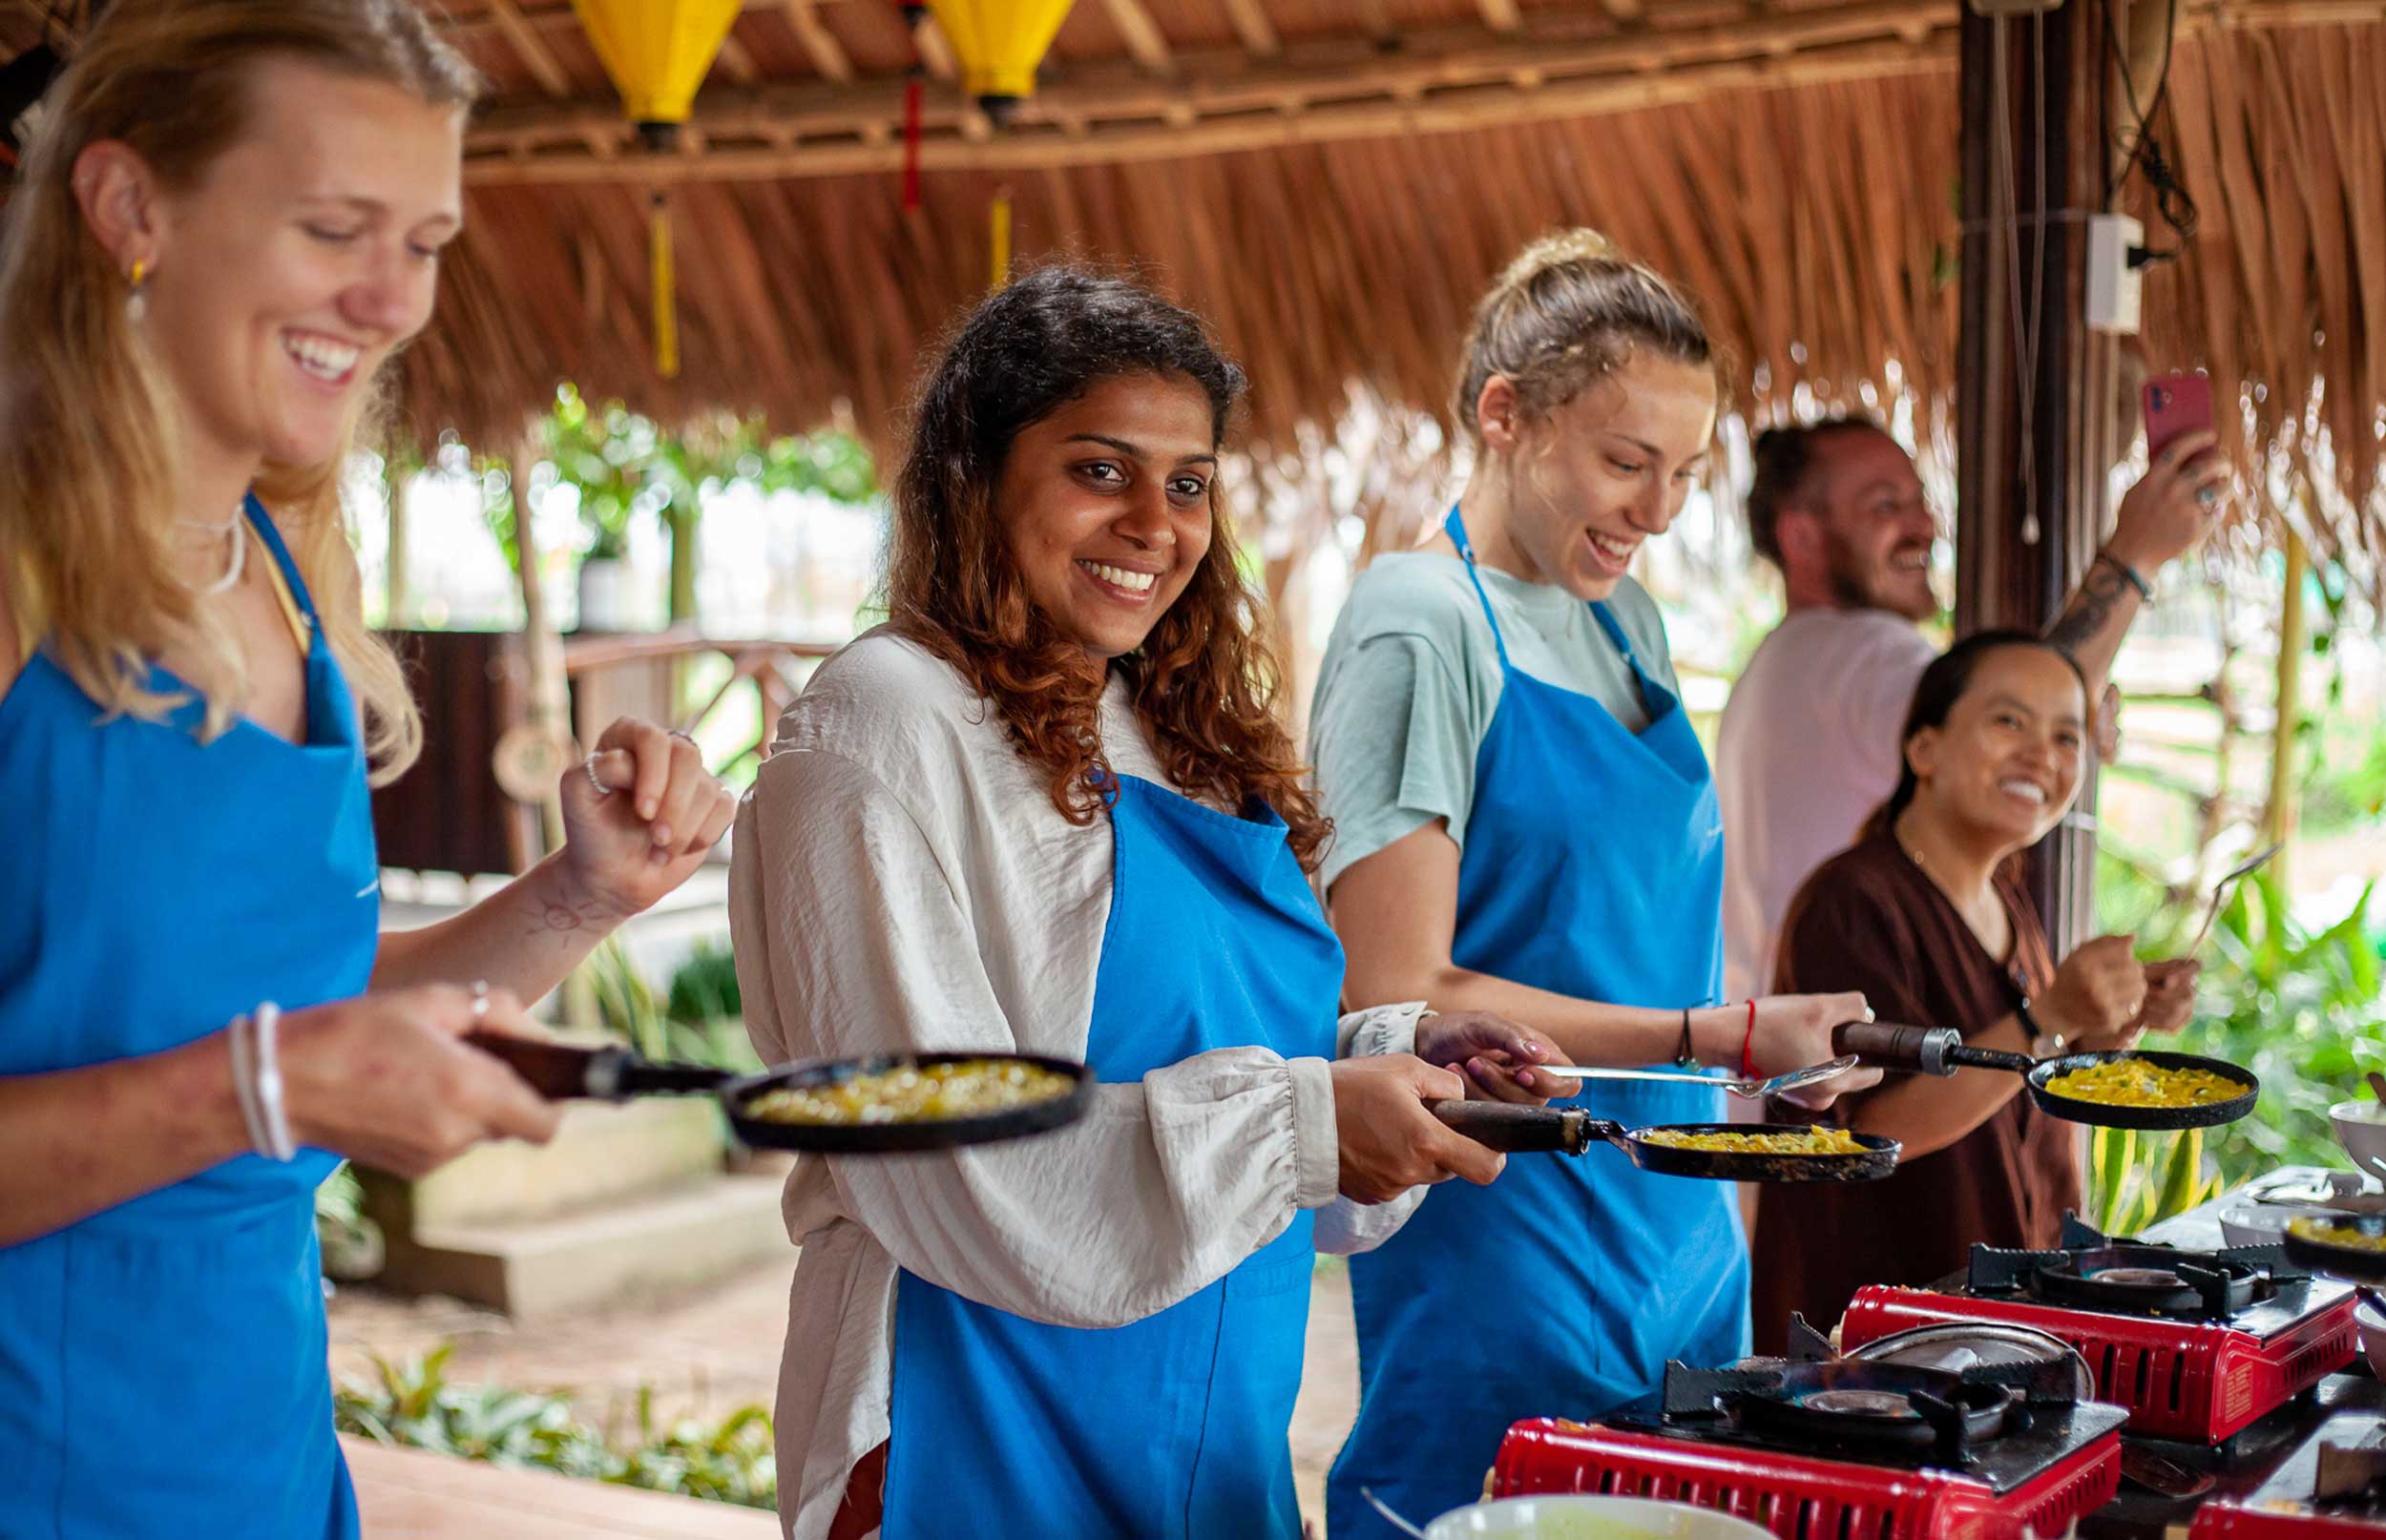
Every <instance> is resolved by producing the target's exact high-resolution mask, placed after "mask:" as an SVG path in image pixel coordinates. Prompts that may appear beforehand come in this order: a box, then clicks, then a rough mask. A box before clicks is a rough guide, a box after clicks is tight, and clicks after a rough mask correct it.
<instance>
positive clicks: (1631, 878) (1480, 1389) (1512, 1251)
mask: <svg viewBox="0 0 2386 1540" xmlns="http://www.w3.org/2000/svg"><path fill="white" fill-rule="evenodd" d="M1448 528H1449V531H1450V536H1451V539H1452V540H1453V541H1455V543H1456V545H1457V547H1458V551H1459V554H1460V555H1462V556H1464V557H1465V558H1466V563H1467V576H1468V577H1469V578H1470V579H1471V580H1472V581H1473V582H1474V584H1475V593H1476V598H1477V599H1478V600H1480V601H1481V603H1482V606H1483V616H1484V618H1485V619H1486V620H1488V621H1490V622H1491V628H1492V637H1493V640H1494V642H1495V644H1496V646H1497V647H1498V649H1499V663H1500V668H1501V671H1502V682H1501V686H1500V696H1499V709H1498V710H1497V711H1496V713H1495V714H1494V715H1493V718H1492V724H1491V731H1490V732H1489V733H1488V734H1487V735H1486V736H1485V737H1484V739H1483V743H1482V747H1481V749H1480V750H1478V751H1477V753H1476V760H1475V806H1474V811H1473V812H1472V813H1471V814H1470V815H1469V817H1468V819H1467V825H1466V839H1465V841H1464V848H1463V851H1462V853H1461V856H1460V859H1459V863H1458V907H1457V923H1456V930H1455V935H1454V936H1453V938H1452V947H1451V957H1452V960H1453V961H1454V962H1455V963H1456V964H1457V966H1458V967H1460V968H1468V969H1471V970H1473V971H1476V972H1480V973H1489V974H1492V975H1494V976H1496V977H1498V978H1503V979H1511V980H1514V981H1515V982H1517V983H1518V984H1524V985H1530V986H1532V987H1534V988H1536V989H1548V990H1552V991H1554V992H1556V993H1559V994H1563V995H1570V996H1573V997H1576V998H1578V999H1586V1000H1600V1001H1605V1002H1608V1003H1611V1004H1615V1005H1631V1006H1657V1007H1664V1008H1669V1009H1670V1008H1679V1007H1681V1006H1684V1005H1704V1004H1708V1003H1711V1002H1713V1001H1714V1000H1715V999H1716V997H1717V992H1718V990H1719V989H1720V988H1721V980H1722V969H1723V943H1722V923H1721V916H1722V902H1723V898H1722V895H1723V832H1722V821H1721V817H1720V815H1719V813H1718V811H1717V808H1716V801H1715V788H1714V783H1713V780H1711V778H1710V777H1709V776H1708V774H1707V769H1706V755H1705V754H1704V753H1703V752H1702V751H1701V749H1700V748H1699V743H1698V739H1697V737H1696V736H1695V735H1694V734H1693V733H1692V732H1691V730H1690V723H1689V720H1688V718H1687V717H1686V716H1685V714H1684V713H1683V711H1682V710H1681V707H1680V703H1679V702H1678V701H1676V700H1675V699H1674V697H1673V696H1672V695H1671V694H1670V693H1669V692H1667V691H1666V690H1665V689H1664V686H1663V685H1661V684H1659V683H1658V682H1657V681H1656V680H1654V679H1652V678H1650V677H1649V676H1648V675H1647V674H1646V673H1645V672H1643V670H1642V668H1641V665H1640V662H1639V660H1638V659H1637V658H1635V657H1634V656H1632V648H1631V644H1630V643H1629V642H1628V641H1627V640H1626V639H1625V637H1624V635H1623V631H1622V627H1620V626H1618V625H1617V624H1616V621H1615V619H1614V617H1613V616H1611V615H1610V614H1608V613H1607V609H1606V606H1604V605H1603V604H1594V605H1593V606H1591V611H1592V613H1593V614H1595V615H1597V616H1598V618H1599V623H1600V626H1601V629H1602V630H1603V631H1604V632H1605V633H1606V635H1607V636H1608V638H1609V639H1610V640H1612V641H1613V642H1614V643H1615V644H1616V647H1617V649H1618V650H1619V651H1620V652H1622V655H1623V657H1624V661H1625V662H1626V663H1627V664H1628V665H1629V666H1630V667H1631V670H1632V674H1633V676H1634V678H1635V679H1636V680H1637V681H1638V682H1639V686H1640V691H1641V699H1642V702H1643V705H1644V706H1645V707H1646V708H1647V711H1648V716H1649V726H1648V727H1647V729H1646V730H1645V731H1643V733H1641V734H1640V735H1639V736H1637V737H1636V736H1634V735H1633V734H1632V733H1630V732H1628V731H1626V730H1625V729H1624V727H1623V726H1622V723H1620V722H1618V721H1617V720H1616V718H1614V717H1613V716H1612V715H1610V714H1609V713H1608V711H1607V708H1606V707H1604V706H1603V705H1601V703H1600V702H1599V701H1598V700H1597V699H1595V698H1593V697H1589V696H1585V695H1578V694H1576V693H1575V692H1573V691H1571V690H1561V689H1559V688H1558V687H1557V686H1555V685H1551V684H1546V683H1543V682H1542V681H1540V680H1538V679H1536V678H1533V677H1531V676H1528V675H1525V674H1523V673H1520V672H1518V671H1517V668H1516V667H1515V665H1514V664H1513V663H1511V662H1510V661H1509V658H1508V645H1507V642H1506V640H1505V639H1504V638H1502V637H1501V636H1500V635H1499V621H1498V618H1497V616H1496V615H1494V614H1492V607H1491V600H1490V598H1489V596H1488V595H1486V594H1485V593H1483V584H1482V579H1481V578H1480V577H1479V576H1477V575H1476V571H1475V552H1474V551H1473V549H1472V548H1471V547H1470V546H1469V545H1468V544H1467V538H1466V527H1465V525H1464V524H1463V522H1462V521H1461V520H1460V518H1459V516H1458V513H1457V511H1456V510H1455V509H1454V510H1452V511H1451V514H1450V522H1449V526H1448ZM1722 1102H1723V1094H1722V1093H1721V1092H1718V1091H1708V1090H1705V1089H1703V1088H1700V1087H1697V1086H1685V1085H1663V1084H1659V1083H1656V1082H1643V1083H1640V1084H1633V1083H1630V1082H1613V1081H1611V1082H1606V1083H1599V1082H1593V1083H1592V1089H1590V1090H1587V1091H1585V1092H1584V1093H1583V1094H1582V1096H1581V1097H1580V1101H1579V1102H1578V1103H1577V1105H1580V1106H1581V1107H1584V1108H1586V1109H1587V1110H1589V1111H1590V1112H1591V1113H1593V1115H1595V1116H1599V1117H1612V1118H1614V1119H1615V1120H1617V1121H1618V1122H1620V1123H1622V1124H1624V1125H1626V1126H1627V1127H1636V1128H1637V1127H1642V1126H1644V1125H1647V1124H1651V1123H1682V1122H1707V1121H1714V1120H1717V1119H1720V1118H1721V1117H1722V1116H1723V1107H1722ZM1350 1292H1351V1303H1352V1308H1353V1310H1354V1312H1355V1314H1356V1317H1357V1324H1358V1342H1359V1385H1360V1393H1361V1394H1360V1405H1359V1416H1358V1424H1357V1426H1355V1427H1354V1428H1353V1429H1352V1430H1351V1434H1350V1442H1349V1443H1348V1444H1346V1445H1344V1446H1343V1449H1342V1454H1341V1456H1340V1458H1338V1459H1337V1460H1336V1461H1335V1462H1334V1467H1333V1472H1332V1475H1331V1477H1330V1478H1329V1482H1328V1486H1327V1531H1328V1533H1329V1535H1331V1536H1332V1540H1362V1537H1365V1540H1375V1537H1380V1536H1389V1535H1391V1534H1392V1532H1393V1531H1392V1529H1391V1528H1390V1527H1389V1526H1387V1525H1386V1524H1385V1523H1384V1522H1383V1520H1382V1519H1381V1518H1379V1517H1377V1516H1376V1514H1375V1513H1374V1511H1373V1510H1372V1509H1370V1508H1369V1507H1368V1506H1367V1505H1366V1503H1365V1502H1363V1501H1362V1500H1361V1499H1360V1497H1359V1488H1361V1487H1369V1488H1373V1489H1374V1490H1375V1492H1376V1494H1377V1495H1378V1496H1381V1497H1383V1498H1384V1499H1385V1500H1386V1501H1387V1502H1389V1503H1391V1504H1392V1507H1393V1508H1395V1509H1398V1510H1399V1511H1401V1512H1403V1513H1406V1514H1407V1515H1409V1516H1410V1517H1411V1518H1413V1519H1414V1520H1416V1521H1417V1522H1418V1523H1423V1522H1424V1521H1426V1520H1427V1519H1430V1518H1432V1517H1434V1515H1436V1514H1440V1513H1443V1512H1446V1511H1448V1510H1449V1509H1454V1508H1457V1507H1459V1506H1461V1505H1463V1504H1466V1503H1470V1502H1473V1501H1475V1500H1476V1498H1477V1497H1478V1496H1479V1495H1480V1494H1481V1491H1482V1486H1483V1474H1484V1471H1485V1470H1486V1469H1488V1468H1489V1467H1490V1466H1491V1464H1492V1461H1493V1458H1494V1457H1495V1455H1496V1453H1497V1452H1498V1448H1499V1440H1500V1436H1501V1435H1502V1434H1503V1433H1504V1432H1506V1431H1507V1428H1508V1425H1509V1424H1510V1423H1512V1422H1515V1421H1516V1420H1517V1419H1518V1418H1521V1417H1530V1416H1543V1415H1546V1416H1557V1417H1575V1418H1584V1419H1588V1418H1593V1417H1597V1416H1600V1415H1601V1414H1602V1413H1604V1412H1606V1411H1608V1410H1610V1409H1612V1408H1613V1407H1615V1406H1617V1405H1621V1404H1622V1403H1624V1402H1627V1401H1632V1400H1635V1399H1638V1398H1639V1397H1641V1396H1643V1395H1645V1394H1647V1393H1649V1392H1651V1391H1653V1390H1654V1389H1656V1388H1657V1386H1658V1384H1659V1383H1660V1381H1661V1380H1662V1378H1663V1376H1664V1366H1665V1361H1666V1360H1667V1359H1669V1358H1679V1359H1683V1360H1685V1361H1687V1362H1689V1363H1700V1364H1711V1363H1728V1362H1730V1361H1731V1360H1733V1359H1735V1358H1738V1357H1740V1356H1741V1355H1743V1354H1744V1353H1745V1352H1746V1351H1747V1345H1748V1243H1747V1241H1746V1239H1745V1238H1743V1237H1742V1235H1741V1233H1740V1220H1739V1212H1738V1207H1737V1204H1736V1203H1735V1201H1734V1199H1733V1189H1732V1187H1731V1184H1730V1183H1728V1182H1708V1181H1696V1180H1691V1179H1688V1178H1685V1177H1675V1176H1650V1175H1648V1174H1647V1173H1644V1172H1642V1171H1640V1170H1638V1169H1637V1168H1635V1167H1634V1166H1633V1165H1632V1164H1631V1163H1630V1162H1629V1161H1627V1160H1626V1159H1625V1158H1624V1156H1623V1155H1622V1152H1621V1151H1618V1150H1616V1149H1614V1148H1612V1147H1610V1146H1606V1145H1598V1146H1594V1147H1593V1148H1592V1149H1591V1151H1590V1153H1588V1154H1587V1155H1582V1156H1580V1157H1579V1158H1567V1157H1564V1156H1558V1155H1517V1156H1514V1157H1512V1158H1510V1160H1509V1161H1508V1168H1507V1171H1506V1172H1505V1173H1504V1174H1503V1175H1502V1176H1500V1178H1499V1180H1497V1181H1496V1182H1494V1183H1493V1184H1491V1185H1490V1186H1489V1187H1473V1186H1468V1185H1465V1184H1463V1183H1458V1182H1451V1183H1447V1184H1445V1185H1443V1186H1440V1187H1437V1188H1435V1189H1434V1193H1433V1196H1432V1197H1428V1198H1427V1199H1426V1200H1425V1203H1424V1206H1423V1207H1422V1208H1420V1209H1418V1210H1417V1212H1416V1214H1415V1215H1414V1216H1413V1217H1411V1218H1410V1220H1409V1222H1408V1223H1407V1225H1405V1226H1404V1227H1403V1228H1402V1229H1401V1230H1400V1232H1399V1233H1398V1234H1397V1235H1395V1236H1393V1237H1392V1239H1390V1240H1388V1241H1386V1242H1385V1243H1384V1245H1383V1246H1382V1247H1381V1248H1379V1249H1377V1250H1375V1251H1373V1252H1370V1253H1368V1254H1366V1255H1363V1256H1358V1257H1353V1258H1352V1259H1350ZM1536 1328H1546V1329H1544V1330H1538V1331H1537V1330H1536ZM1566 1333H1574V1334H1578V1336H1579V1338H1580V1341H1579V1342H1575V1343H1572V1344H1569V1343H1568V1342H1567V1341H1566V1338H1565V1336H1564V1335H1563V1334H1566Z"/></svg>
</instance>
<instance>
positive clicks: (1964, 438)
mask: <svg viewBox="0 0 2386 1540" xmlns="http://www.w3.org/2000/svg"><path fill="white" fill-rule="evenodd" d="M2110 3H2112V0H2069V3H2068V4H2066V5H2064V6H2063V7H2062V9H2061V10H2049V11H2043V12H2022V13H2020V14H2007V15H2000V16H1983V15H1980V14H1978V12H1976V11H1975V10H1972V9H1971V7H1970V5H1968V4H1967V5H1966V7H1965V10H1964V12H1963V21H1962V31H1961V38H1960V49H1961V68H1960V80H1961V88H1960V89H1961V93H1962V97H1961V107H1960V111H1961V131H1960V145H1959V158H1960V167H1961V172H1960V175H1961V181H1962V217H1963V232H1964V233H1963V255H1962V294H1961V325H1962V335H1961V342H1960V347H1959V353H1958V369H1959V376H1958V382H1959V383H1958V385H1957V443H1958V464H1957V482H1958V491H1957V522H1956V580H1957V600H1956V627H1957V632H1958V633H1964V632H1971V631H1976V630H1980V629H1983V628H1986V627H1991V626H2016V627H2020V628H2022V629H2024V630H2030V631H2036V630H2039V629H2041V628H2042V627H2043V626H2045V624H2046V623H2047V622H2048V621H2049V620H2051V619H2053V617H2054V615H2055V613H2056V611H2057V609H2058V607H2059V606H2061V604H2062V600H2063V596H2064V595H2065V594H2066V593H2069V592H2070V590H2071V587H2072V585H2073V584H2075V583H2076V582H2078V580H2079V578H2080V576H2081V574H2082V573H2083V572H2084V571H2085V569H2086V566H2087V562H2088V560H2089V558H2090V557H2092V556H2093V555H2094V554H2095V551H2096V544H2097V541H2098V539H2099V538H2100V537H2101V535H2102V533H2103V529H2104V525H2105V514H2106V508H2105V505H2106V502H2107V498H2106V497H2105V495H2104V478H2105V476H2106V475H2107V474H2108V472H2109V469H2110V467H2111V466H2112V464H2113V461H2114V459H2115V458H2117V455H2116V452H2115V449H2116V447H2115V446H2114V445H2113V444H2112V442H2111V440H2112V438H2113V436H2114V434H2113V431H2112V429H2111V428H2110V427H2107V426H2102V425H2106V424H2108V423H2109V420H2110V419H2111V418H2112V416H2113V413H2112V412H2111V411H2110V409H2109V403H2110V401H2111V398H2112V394H2113V391H2114V389H2115V388H2116V385H2115V372H2116V360H2117V354H2116V350H2115V348H2114V347H2113V345H2112V343H2111V342H2110V340H2109V339H2094V340H2093V343H2092V341H2091V338H2090V336H2089V334H2088V333H2087V331H2086V329H2085V327H2084V326H2083V324H2082V317H2083V304H2084V293H2085V282H2084V280H2085V273H2084V264H2083V255H2084V251H2085V247H2086V243H2087V241H2086V230H2085V227H2084V226H2083V224H2081V223H2080V222H2078V220H2077V219H2075V218H2073V217H2072V215H2071V211H2074V210H2077V209H2079V208H2082V207H2084V206H2102V199H2103V177H2104V173H2105V170H2106V162H2105V159H2104V155H2105V151H2104V147H2103V143H2102V141H2101V139H2100V137H2099V135H2098V133H2097V114H2096V111H2095V105H2096V103H2095V96H2094V92H2095V90H2096V89H2097V85H2098V82H2099V81H2100V80H2101V76H2102V73H2103V72H2102V71H2101V70H2100V69H2098V68H2096V67H2095V66H2096V62H2097V61H2098V60H2099V59H2101V58H2102V56H2103V55H2102V46H2103V45H2102V36H2103V31H2102V30H2103V12H2102V10H2100V9H2099V8H2101V7H2103V6H2104V5H2107V4H2110ZM2094 797H2095V784H2094V780H2093V773H2092V770H2091V774H2090V779H2089V780H2088V782H2087V784H2085V785H2084V786H2083V788H2082V791H2081V805H2082V806H2083V807H2092V806H2094V805H2095V803H2094ZM2095 848H2096V846H2095V833H2094V820H2093V819H2092V818H2086V819H2078V818H2076V816H2075V820H2072V821H2066V822H2065V824H2064V825H2063V826H2062V827H2059V828H2058V829H2056V831H2055V832H2054V833H2053V834H2051V835H2049V836H2048V837H2047V839H2046V841H2045V842H2044V843H2042V844H2041V846H2040V847H2039V850H2038V852H2037V857H2036V860H2035V861H2034V863H2033V887H2034V890H2035V893H2036V897H2037V900H2038V904H2039V907H2040V912H2041V914H2042V915H2043V916H2044V918H2045V921H2046V927H2047V933H2048V935H2049V936H2050V937H2051V938H2052V939H2053V941H2054V943H2055V951H2056V955H2057V956H2062V954H2063V953H2064V952H2066V951H2068V950H2069V949H2070V948H2071V947H2073V946H2075V945H2077V944H2078V943H2079V942H2080V941H2081V940H2083V939H2084V937H2085V936H2086V935H2087V933H2088V928H2089V926H2091V924H2092V923H2093V918H2094V892H2093V884H2094V878H2095Z"/></svg>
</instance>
